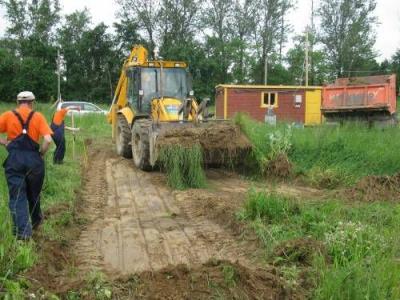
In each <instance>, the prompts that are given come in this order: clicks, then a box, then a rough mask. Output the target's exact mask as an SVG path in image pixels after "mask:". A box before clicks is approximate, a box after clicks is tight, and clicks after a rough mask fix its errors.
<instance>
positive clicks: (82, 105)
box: [57, 101, 107, 115]
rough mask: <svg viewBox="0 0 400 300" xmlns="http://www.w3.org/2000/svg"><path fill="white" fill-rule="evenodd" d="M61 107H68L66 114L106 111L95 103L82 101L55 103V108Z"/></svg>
mask: <svg viewBox="0 0 400 300" xmlns="http://www.w3.org/2000/svg"><path fill="white" fill-rule="evenodd" d="M61 108H69V111H68V115H71V114H72V113H74V114H75V113H77V114H93V113H94V114H103V115H105V114H107V111H105V110H103V109H101V108H100V107H98V106H97V105H94V104H93V103H89V102H83V101H64V102H60V103H58V104H57V110H60V109H61Z"/></svg>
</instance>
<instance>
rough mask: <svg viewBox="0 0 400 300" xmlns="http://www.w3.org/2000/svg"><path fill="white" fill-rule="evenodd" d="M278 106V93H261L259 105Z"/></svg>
mask: <svg viewBox="0 0 400 300" xmlns="http://www.w3.org/2000/svg"><path fill="white" fill-rule="evenodd" d="M269 106H273V107H275V108H277V107H278V93H261V107H269Z"/></svg>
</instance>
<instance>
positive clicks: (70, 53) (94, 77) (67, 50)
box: [59, 10, 121, 102]
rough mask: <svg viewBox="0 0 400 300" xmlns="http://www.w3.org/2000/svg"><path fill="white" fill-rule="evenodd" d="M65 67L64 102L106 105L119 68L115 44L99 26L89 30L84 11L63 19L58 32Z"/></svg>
mask: <svg viewBox="0 0 400 300" xmlns="http://www.w3.org/2000/svg"><path fill="white" fill-rule="evenodd" d="M59 45H60V47H61V50H62V54H63V56H64V60H65V63H66V71H65V74H64V75H65V81H63V84H62V91H63V95H64V98H66V99H73V100H79V99H84V100H89V101H93V102H109V101H110V98H112V93H113V89H114V86H115V82H116V81H117V80H118V75H119V71H120V67H121V62H120V59H119V55H118V54H117V52H116V51H115V42H114V40H113V39H112V36H111V35H110V34H108V33H107V26H106V25H104V24H103V23H100V24H98V25H96V26H95V27H94V28H91V17H90V14H89V12H88V11H87V10H83V11H76V12H74V13H72V14H70V15H67V16H66V19H65V23H64V24H63V26H62V27H61V28H60V30H59Z"/></svg>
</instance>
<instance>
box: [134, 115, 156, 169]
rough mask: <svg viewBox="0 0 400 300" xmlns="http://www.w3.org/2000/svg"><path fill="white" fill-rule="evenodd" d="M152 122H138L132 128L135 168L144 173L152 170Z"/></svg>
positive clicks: (143, 120)
mask: <svg viewBox="0 0 400 300" xmlns="http://www.w3.org/2000/svg"><path fill="white" fill-rule="evenodd" d="M151 123H152V122H151V121H150V120H146V119H142V120H137V121H135V123H134V124H133V127H132V156H133V161H134V163H135V166H136V167H137V168H139V169H141V170H144V171H150V170H151V169H152V167H151V164H150V146H149V144H150V141H149V131H150V127H151Z"/></svg>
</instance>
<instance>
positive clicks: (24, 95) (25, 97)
mask: <svg viewBox="0 0 400 300" xmlns="http://www.w3.org/2000/svg"><path fill="white" fill-rule="evenodd" d="M33 100H35V95H34V94H33V93H32V92H29V91H24V92H21V93H19V94H18V95H17V101H33Z"/></svg>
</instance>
